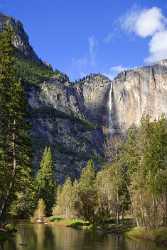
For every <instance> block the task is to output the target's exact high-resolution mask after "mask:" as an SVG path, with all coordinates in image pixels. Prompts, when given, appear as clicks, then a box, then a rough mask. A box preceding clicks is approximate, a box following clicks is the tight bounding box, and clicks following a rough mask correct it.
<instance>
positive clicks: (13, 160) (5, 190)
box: [0, 28, 31, 219]
mask: <svg viewBox="0 0 167 250" xmlns="http://www.w3.org/2000/svg"><path fill="white" fill-rule="evenodd" d="M12 37H13V33H12V31H11V30H10V28H7V29H6V30H5V31H4V32H1V33H0V117H1V119H0V179H1V183H0V219H2V217H4V216H5V215H6V212H7V207H9V206H8V205H9V204H10V203H11V201H12V200H13V199H14V194H15V192H17V191H18V192H19V191H22V190H23V188H26V186H27V185H28V183H29V180H30V174H31V169H30V168H31V143H30V139H29V138H30V137H29V124H28V123H27V119H28V114H27V102H26V98H25V94H24V89H23V87H22V85H21V82H20V81H18V79H17V77H16V72H15V68H14V53H15V49H14V47H13V45H12Z"/></svg>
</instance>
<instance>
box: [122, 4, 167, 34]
mask: <svg viewBox="0 0 167 250" xmlns="http://www.w3.org/2000/svg"><path fill="white" fill-rule="evenodd" d="M120 21H121V26H122V28H123V29H125V30H127V31H128V32H134V33H135V34H136V35H138V36H140V37H147V36H152V35H154V34H155V33H156V32H159V31H162V30H164V29H165V25H166V18H165V16H164V15H163V14H162V11H161V9H159V8H157V7H152V8H150V9H142V10H138V9H136V10H131V11H130V12H129V13H127V14H126V15H125V16H124V17H123V18H121V19H120Z"/></svg>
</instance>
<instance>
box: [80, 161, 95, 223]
mask: <svg viewBox="0 0 167 250" xmlns="http://www.w3.org/2000/svg"><path fill="white" fill-rule="evenodd" d="M95 180H96V173H95V168H94V163H93V160H89V161H88V163H87V166H86V167H85V168H84V169H83V170H82V173H81V177H80V180H79V184H78V190H79V191H78V197H79V198H78V202H77V204H76V209H77V210H78V214H79V215H80V216H81V217H83V218H84V219H86V220H89V221H91V222H92V223H94V222H95V213H96V206H97V192H96V187H95Z"/></svg>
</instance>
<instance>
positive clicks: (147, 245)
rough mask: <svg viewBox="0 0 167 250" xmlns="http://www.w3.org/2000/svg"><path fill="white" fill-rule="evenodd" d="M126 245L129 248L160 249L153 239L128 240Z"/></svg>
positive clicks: (131, 249) (139, 249) (136, 249)
mask: <svg viewBox="0 0 167 250" xmlns="http://www.w3.org/2000/svg"><path fill="white" fill-rule="evenodd" d="M125 246H126V248H125V249H127V250H141V249H143V250H160V249H161V248H160V249H159V248H157V246H156V244H155V243H153V242H151V241H146V240H143V241H142V240H130V239H128V240H126V241H125Z"/></svg>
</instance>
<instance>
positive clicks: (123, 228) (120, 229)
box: [48, 216, 133, 234]
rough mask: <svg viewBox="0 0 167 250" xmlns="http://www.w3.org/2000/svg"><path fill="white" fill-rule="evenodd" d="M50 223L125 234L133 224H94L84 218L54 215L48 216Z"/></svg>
mask: <svg viewBox="0 0 167 250" xmlns="http://www.w3.org/2000/svg"><path fill="white" fill-rule="evenodd" d="M48 223H54V225H57V226H65V227H72V228H75V229H80V230H91V231H102V232H104V233H113V234H123V233H125V232H127V231H128V230H130V229H131V228H132V227H133V225H132V224H130V223H129V224H126V223H122V224H118V225H117V224H115V223H112V222H107V223H104V224H101V225H93V224H91V223H90V222H88V221H84V220H82V219H65V218H61V217H56V216H52V217H49V218H48Z"/></svg>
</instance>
